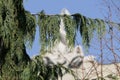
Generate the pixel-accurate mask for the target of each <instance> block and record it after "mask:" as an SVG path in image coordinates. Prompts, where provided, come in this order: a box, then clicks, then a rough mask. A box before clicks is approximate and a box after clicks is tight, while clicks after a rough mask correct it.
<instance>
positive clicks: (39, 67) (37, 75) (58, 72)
mask: <svg viewBox="0 0 120 80" xmlns="http://www.w3.org/2000/svg"><path fill="white" fill-rule="evenodd" d="M63 70H65V71H66V73H68V72H69V73H70V72H71V73H72V71H71V70H69V69H67V68H65V67H63V66H62V65H51V66H49V65H45V64H44V63H43V60H42V57H41V56H36V57H35V58H34V59H33V60H32V61H31V62H30V63H29V64H28V66H27V67H26V68H25V69H24V71H23V73H22V75H21V78H22V80H58V77H62V76H63V74H64V73H63ZM72 74H73V73H72Z"/></svg>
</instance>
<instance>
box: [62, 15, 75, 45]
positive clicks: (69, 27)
mask: <svg viewBox="0 0 120 80" xmlns="http://www.w3.org/2000/svg"><path fill="white" fill-rule="evenodd" d="M63 19H64V24H65V30H66V33H67V36H66V38H67V39H68V40H69V42H68V44H69V46H72V47H73V46H74V43H75V30H76V29H75V27H76V24H75V21H74V20H73V18H72V17H71V16H67V15H64V16H63Z"/></svg>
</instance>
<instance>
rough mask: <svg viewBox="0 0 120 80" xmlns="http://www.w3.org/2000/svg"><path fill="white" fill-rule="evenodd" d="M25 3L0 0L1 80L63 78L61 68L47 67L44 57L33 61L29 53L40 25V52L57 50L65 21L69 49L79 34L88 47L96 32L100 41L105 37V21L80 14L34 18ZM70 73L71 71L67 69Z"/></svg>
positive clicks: (56, 66)
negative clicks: (56, 42) (27, 51)
mask: <svg viewBox="0 0 120 80" xmlns="http://www.w3.org/2000/svg"><path fill="white" fill-rule="evenodd" d="M22 3H23V0H0V79H1V80H49V79H52V80H56V79H57V78H58V76H62V71H61V68H64V67H62V66H61V65H54V66H47V65H45V64H44V63H43V61H42V57H41V56H40V55H39V56H36V57H35V58H34V59H30V57H29V56H28V55H27V53H26V47H25V43H26V42H28V43H29V44H30V46H32V42H33V40H34V37H35V27H36V24H39V27H40V38H41V40H40V41H41V46H42V49H41V52H42V51H44V53H45V49H46V46H47V47H51V46H54V42H55V41H56V40H58V41H59V37H60V36H59V33H58V32H59V23H60V18H61V17H62V18H63V19H64V22H65V30H66V32H67V38H68V40H69V42H68V44H69V46H74V43H75V36H76V32H75V31H76V30H79V32H80V33H81V36H82V40H83V44H84V45H85V46H89V43H90V40H91V39H92V37H93V34H94V32H95V31H96V32H97V34H98V37H99V38H100V37H102V36H103V34H104V33H105V30H106V28H105V21H103V20H100V19H91V18H87V17H85V16H82V15H81V14H79V13H77V14H73V15H70V16H67V15H63V16H61V15H46V14H45V13H44V12H43V11H41V13H39V14H38V17H39V20H38V23H36V20H37V19H35V16H34V15H32V14H30V13H29V12H28V11H25V10H24V7H23V4H22ZM64 69H65V70H67V71H68V72H69V70H68V69H66V68H64Z"/></svg>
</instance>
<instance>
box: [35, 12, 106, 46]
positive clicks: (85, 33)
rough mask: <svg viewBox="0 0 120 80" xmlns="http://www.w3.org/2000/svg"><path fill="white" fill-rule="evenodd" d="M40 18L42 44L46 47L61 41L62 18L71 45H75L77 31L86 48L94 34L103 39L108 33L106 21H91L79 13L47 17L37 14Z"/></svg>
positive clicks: (43, 14)
mask: <svg viewBox="0 0 120 80" xmlns="http://www.w3.org/2000/svg"><path fill="white" fill-rule="evenodd" d="M37 15H38V16H39V21H38V24H39V26H40V35H41V36H40V37H41V42H42V44H43V45H44V46H48V45H49V44H51V42H52V44H54V41H55V40H56V39H57V40H59V23H60V18H61V17H62V18H63V19H64V24H65V30H66V33H67V36H66V37H67V39H68V40H69V45H70V46H71V45H74V44H75V36H76V32H75V31H76V30H79V32H80V34H81V36H82V41H83V44H84V46H86V47H88V46H89V45H90V44H89V43H90V41H91V39H92V38H93V35H94V33H95V32H96V33H97V35H98V38H100V37H103V35H104V34H105V32H106V27H105V26H106V24H107V23H106V21H104V20H102V19H91V18H88V17H85V16H83V15H81V14H79V13H76V14H72V15H47V14H45V13H43V12H41V13H39V14H37Z"/></svg>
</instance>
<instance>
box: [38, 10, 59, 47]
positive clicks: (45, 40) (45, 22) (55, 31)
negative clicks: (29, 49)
mask: <svg viewBox="0 0 120 80" xmlns="http://www.w3.org/2000/svg"><path fill="white" fill-rule="evenodd" d="M59 23H60V18H59V16H57V15H56V16H48V15H45V13H44V12H41V13H40V14H39V20H38V25H39V26H40V42H41V46H42V49H46V48H47V47H48V48H50V47H53V45H54V42H55V40H59V36H60V35H59Z"/></svg>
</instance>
